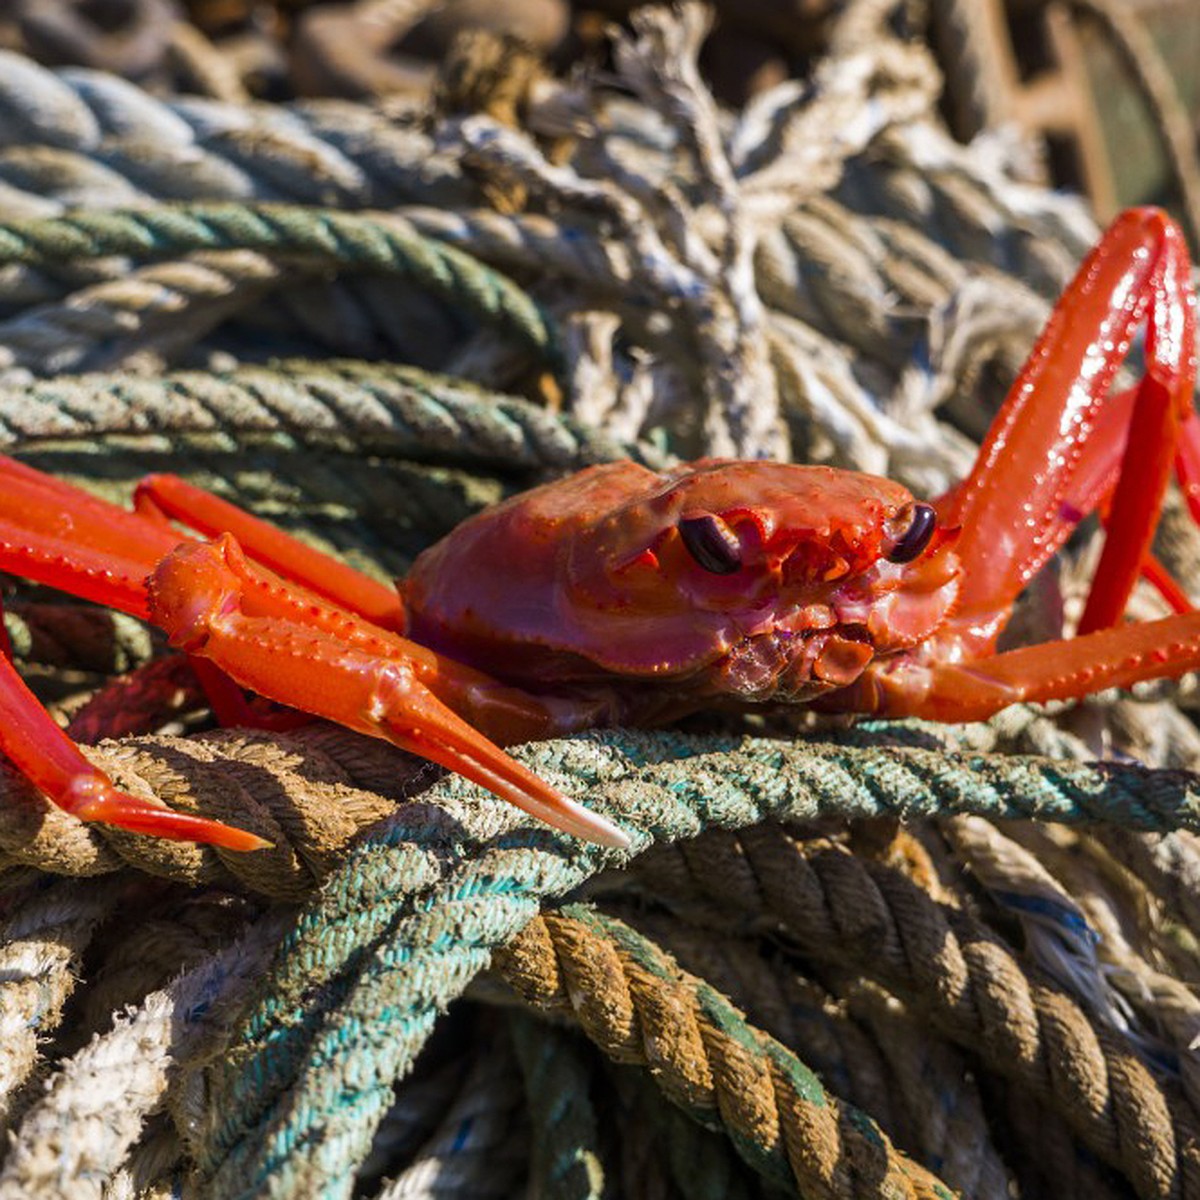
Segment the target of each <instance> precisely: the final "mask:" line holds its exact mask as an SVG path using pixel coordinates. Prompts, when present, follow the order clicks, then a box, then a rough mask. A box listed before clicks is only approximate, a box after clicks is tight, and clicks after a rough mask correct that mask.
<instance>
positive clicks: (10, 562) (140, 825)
mask: <svg viewBox="0 0 1200 1200" xmlns="http://www.w3.org/2000/svg"><path fill="white" fill-rule="evenodd" d="M0 472H2V473H3V478H4V486H3V487H0V570H8V571H11V572H13V573H14V574H19V575H21V576H22V577H24V578H27V579H31V580H33V581H35V582H39V583H45V584H48V585H50V586H53V587H59V588H62V589H63V590H66V591H69V592H71V593H72V594H74V595H78V596H82V597H83V598H85V599H90V600H95V601H97V602H99V603H102V604H108V605H111V606H113V607H117V608H120V609H121V610H123V611H125V612H128V613H131V614H133V615H135V616H139V617H143V618H149V619H152V620H155V621H157V622H158V623H160V624H162V625H163V627H164V628H165V629H166V631H167V633H168V635H170V636H172V639H173V640H174V641H175V642H176V644H179V645H181V646H183V648H185V649H187V650H189V651H191V652H193V653H203V654H204V655H205V657H208V658H210V659H211V660H212V661H214V662H215V663H216V664H217V665H218V666H220V667H221V669H222V670H224V671H226V673H227V674H229V675H230V676H232V677H233V678H234V679H236V680H237V681H238V682H239V683H241V684H242V685H243V686H246V687H249V688H252V689H253V690H255V691H257V692H259V693H260V694H262V695H264V696H266V697H267V698H269V699H274V700H277V701H279V702H281V703H284V704H289V705H292V706H293V707H299V708H303V709H305V710H306V711H308V712H310V713H315V714H316V715H319V716H328V717H330V718H331V719H333V720H338V721H341V722H342V723H343V724H347V725H350V726H351V727H352V728H356V729H359V730H361V731H362V732H366V733H371V734H373V735H375V736H377V737H384V738H387V739H388V740H390V741H392V742H395V743H396V744H398V745H401V746H405V747H406V748H408V749H411V750H414V751H415V752H416V753H418V754H422V755H423V756H425V757H427V758H430V759H433V760H434V761H437V762H439V763H442V764H443V765H445V766H447V767H449V768H450V769H452V770H455V771H459V772H460V773H462V774H464V775H466V776H468V777H469V778H472V779H475V780H476V781H477V782H479V783H481V784H482V785H483V786H485V787H487V788H489V789H491V790H493V791H495V792H496V793H497V794H498V795H501V796H503V797H504V798H505V799H508V800H510V801H512V802H513V803H516V804H518V805H520V806H522V807H524V808H525V809H526V810H527V811H529V812H532V813H534V814H535V815H537V816H539V817H542V818H543V819H545V820H547V821H549V822H550V823H551V824H555V825H558V826H559V827H561V828H564V829H567V830H568V831H570V832H573V833H578V834H579V835H580V836H582V837H586V838H589V839H591V840H593V841H600V842H603V843H605V844H608V845H618V846H624V845H626V844H627V839H626V838H625V836H624V835H623V834H622V833H620V831H619V830H617V829H616V828H615V827H614V826H612V825H610V824H609V823H608V822H607V821H605V820H604V819H603V818H601V817H598V816H595V815H594V814H592V813H590V812H588V811H587V810H586V809H584V808H582V807H581V806H579V805H577V804H575V803H574V802H573V801H571V800H569V799H568V798H567V797H565V796H563V795H562V794H561V793H559V792H558V791H557V790H556V789H554V788H552V787H551V786H550V785H549V784H546V783H544V782H543V781H542V780H540V779H538V778H537V776H535V775H533V774H532V772H530V771H528V770H527V769H526V768H525V767H523V766H521V765H520V764H519V763H517V762H516V761H515V760H514V759H512V758H511V757H510V756H509V755H507V754H505V753H504V751H503V750H501V749H500V748H499V747H498V746H496V745H495V744H494V743H493V742H492V741H490V740H489V739H488V737H486V736H484V735H483V734H481V733H479V732H478V731H476V730H475V729H473V728H472V727H471V726H470V725H468V724H467V723H466V721H464V720H463V719H462V717H461V716H459V715H456V713H455V712H454V711H452V710H451V708H450V707H448V704H449V705H453V706H454V708H455V709H457V710H458V711H459V712H460V713H465V714H467V715H468V716H469V717H470V718H471V719H472V720H478V721H480V722H482V723H484V724H485V725H486V726H487V728H488V730H489V732H490V733H491V734H492V736H493V737H498V738H500V739H502V740H504V741H514V742H515V741H524V740H528V739H529V738H531V737H536V736H542V735H544V734H546V733H547V732H552V731H558V730H564V731H565V730H566V729H568V728H571V727H572V726H570V724H569V721H567V719H566V718H563V719H556V718H555V717H554V716H553V715H552V714H551V712H550V710H549V709H547V708H546V707H544V706H543V705H541V704H540V703H538V702H537V701H536V700H534V699H533V698H532V697H529V696H528V695H526V694H525V693H524V692H521V691H518V690H517V689H513V688H506V687H503V686H502V685H500V684H498V683H496V682H495V681H493V680H492V679H490V677H488V676H486V675H483V674H482V673H480V672H477V671H472V670H470V669H469V668H466V667H462V666H460V665H459V664H457V663H454V662H453V661H452V660H449V659H446V658H444V657H443V656H440V655H437V654H435V653H434V652H433V651H431V650H428V649H426V648H425V647H423V646H420V645H418V644H416V643H414V642H410V641H408V640H407V639H405V638H402V637H399V636H398V635H396V634H393V633H390V632H389V631H387V630H385V629H380V628H378V627H376V626H373V625H370V624H368V623H366V622H365V621H363V620H361V619H360V618H359V617H357V616H356V615H355V614H354V613H353V612H350V611H347V610H346V609H345V608H342V607H340V606H339V605H337V604H334V603H322V601H321V599H320V597H318V596H316V595H314V594H313V593H311V592H309V591H307V590H305V589H303V588H299V587H296V586H294V585H291V584H289V583H285V582H284V581H282V580H280V579H278V578H277V577H275V576H273V575H272V574H271V573H270V572H269V571H267V570H265V569H259V568H252V567H251V566H250V565H249V564H248V563H247V562H246V560H245V558H244V556H243V555H242V554H241V551H240V549H239V548H238V545H237V543H236V541H234V539H233V538H231V537H224V538H222V539H219V542H218V546H219V547H220V549H219V550H218V547H214V546H210V545H209V544H208V543H202V542H193V541H189V540H187V539H186V538H184V537H183V535H181V534H179V533H178V532H177V531H175V530H173V529H171V528H170V527H169V525H167V524H166V522H165V520H162V519H155V518H154V517H153V516H151V515H146V514H145V513H130V512H126V511H125V510H123V509H120V508H118V507H116V506H115V505H111V504H108V503H107V502H105V501H103V500H99V499H97V498H95V497H93V496H90V495H88V494H87V493H85V492H82V491H80V490H79V489H77V488H74V487H72V486H70V485H69V484H65V483H63V482H61V481H60V480H55V479H52V478H50V477H48V476H45V475H42V474H41V473H40V472H38V471H35V470H33V469H32V468H30V467H27V466H25V465H24V464H22V463H18V462H16V461H14V460H12V459H8V460H5V459H3V458H2V457H0ZM202 495H203V494H202ZM230 507H231V506H230ZM206 511H208V512H210V513H211V511H212V510H211V509H209V510H206ZM234 511H235V512H236V510H234ZM246 528H248V529H250V528H251V526H249V525H247V526H246ZM252 534H253V530H252ZM289 540H290V539H289ZM216 560H220V564H221V566H220V568H219V570H218V573H217V577H216V579H215V581H214V578H213V575H212V570H211V563H212V562H213V561H216ZM205 562H208V563H209V564H210V567H208V568H204V567H202V569H200V571H199V573H197V571H196V570H195V569H193V568H194V566H195V564H204V563H205ZM230 563H232V564H233V566H232V567H231V566H230ZM309 566H310V567H314V568H315V566H316V564H313V563H310V564H309ZM152 572H153V582H154V588H153V596H151V594H150V593H149V592H148V589H147V583H148V578H149V577H150V576H151V574H152ZM206 572H207V574H206ZM373 586H378V585H373ZM192 588H195V591H192V590H190V589H192ZM391 608H392V614H393V617H394V616H395V614H396V612H397V611H398V601H397V600H396V599H393V600H392V603H391ZM206 620H211V624H212V629H211V630H210V631H209V632H208V633H206V634H204V635H202V636H197V635H196V630H198V629H199V628H201V626H202V624H203V622H204V621H206ZM197 622H199V623H200V624H197ZM193 642H195V643H197V644H191V643H193ZM226 655H228V661H226ZM6 677H7V678H6ZM435 689H436V691H437V693H438V694H437V695H435V694H434V690H435ZM439 695H440V696H441V697H444V699H439V698H438V696H439ZM447 702H448V704H447ZM0 725H3V726H4V727H6V728H7V729H8V730H9V731H10V736H8V737H7V738H3V737H0V750H3V752H4V753H5V754H7V755H8V756H9V757H10V758H11V759H12V760H13V762H14V764H15V765H16V766H17V767H18V768H19V769H20V770H21V771H22V773H23V774H25V775H26V776H27V777H29V778H31V779H32V780H33V781H34V782H35V783H36V784H37V786H38V787H40V788H41V789H42V790H43V791H45V792H46V794H47V795H49V796H50V797H51V799H53V800H54V801H55V803H56V804H58V805H59V806H60V807H62V808H65V809H67V810H68V811H71V812H74V813H76V815H79V816H81V817H83V818H84V819H88V820H103V821H109V822H110V823H112V824H116V825H120V826H121V827H123V828H128V829H133V830H136V831H137V832H146V833H155V834H158V835H159V836H165V837H180V838H188V839H193V840H196V841H205V842H212V843H214V844H217V845H227V846H230V847H231V848H234V849H252V848H257V847H260V846H263V845H265V844H266V843H264V842H263V841H262V840H261V839H259V838H256V837H254V836H253V835H251V834H247V833H243V832H242V831H239V830H234V829H230V828H229V827H227V826H224V825H220V824H219V823H217V822H207V821H204V820H203V819H202V818H196V817H187V816H185V815H184V814H178V813H174V812H172V811H170V810H167V809H161V808H158V807H156V806H155V805H153V804H150V803H149V802H147V801H142V800H138V799H136V798H135V797H132V796H127V795H125V794H124V793H121V792H119V791H118V790H117V789H116V788H115V787H114V786H113V785H112V783H111V782H110V781H109V780H108V779H107V778H106V777H104V776H103V775H102V774H100V773H99V772H97V771H96V770H95V768H93V767H92V766H91V764H90V763H88V762H87V760H86V758H84V757H83V755H82V754H81V753H80V751H79V750H78V748H77V747H75V746H74V744H73V743H72V742H71V741H70V739H69V738H67V737H66V735H65V734H64V733H62V731H61V730H59V729H58V727H57V726H56V725H55V724H54V722H53V721H52V720H51V719H50V717H49V716H48V715H47V714H46V713H45V712H44V711H43V710H41V708H40V706H39V705H38V704H37V701H36V699H35V698H34V697H33V696H32V694H31V693H29V691H28V689H27V688H25V685H24V684H23V683H22V682H21V680H20V679H19V677H18V676H17V675H16V673H15V671H14V670H13V668H12V666H11V664H10V663H7V661H5V662H4V663H2V664H0Z"/></svg>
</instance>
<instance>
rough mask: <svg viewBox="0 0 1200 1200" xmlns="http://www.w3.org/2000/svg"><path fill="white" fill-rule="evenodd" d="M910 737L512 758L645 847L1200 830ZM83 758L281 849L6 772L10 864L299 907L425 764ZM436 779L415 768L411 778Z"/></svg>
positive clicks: (340, 753)
mask: <svg viewBox="0 0 1200 1200" xmlns="http://www.w3.org/2000/svg"><path fill="white" fill-rule="evenodd" d="M905 728H906V727H905V726H904V725H901V724H895V725H887V724H884V725H882V726H881V727H879V728H878V729H875V730H873V729H870V728H866V727H859V731H858V732H856V733H854V734H853V735H852V741H853V742H854V743H856V744H848V745H842V744H838V743H830V742H816V741H777V740H775V739H771V738H751V737H737V736H709V737H696V736H689V735H685V734H679V733H657V734H650V733H638V732H633V731H613V732H602V733H597V734H593V735H589V736H586V737H582V738H578V739H570V740H564V741H551V742H545V743H539V744H537V745H531V746H528V747H525V748H523V749H521V750H520V751H518V752H517V757H519V758H521V759H523V760H524V761H526V762H527V763H529V765H530V766H531V767H533V769H534V770H536V771H538V772H539V773H545V774H547V776H549V777H555V776H558V775H559V773H561V772H564V771H565V772H566V773H567V779H568V780H570V779H572V778H574V779H575V780H576V781H577V782H576V783H575V784H574V786H571V785H570V784H568V789H569V790H570V791H572V792H573V793H574V794H575V795H576V798H577V799H579V800H580V801H581V802H582V803H584V804H587V805H589V806H591V807H595V808H597V809H598V810H600V811H602V812H605V813H606V814H607V815H611V816H614V817H616V818H617V819H618V820H619V821H632V822H634V824H635V826H636V825H638V823H639V822H640V823H641V825H640V828H641V833H640V836H641V837H643V838H649V839H655V838H662V839H666V840H675V839H678V838H680V837H688V836H691V835H692V834H694V833H696V832H698V831H699V829H700V828H702V827H703V825H704V824H706V823H708V822H710V821H717V822H719V823H722V824H728V825H734V826H740V825H745V824H749V823H753V822H755V821H760V820H764V819H767V818H768V817H784V816H786V817H788V818H793V819H797V820H815V819H819V818H836V819H839V820H852V819H855V818H863V817H879V816H895V817H900V818H902V819H904V820H916V819H918V818H920V817H923V816H924V817H928V816H945V815H949V814H953V813H974V814H976V815H980V816H987V817H992V818H1005V819H1033V820H1053V821H1066V822H1070V823H1093V822H1101V823H1107V824H1113V825H1117V826H1120V827H1122V828H1128V829H1146V830H1151V831H1156V832H1164V831H1167V830H1171V829H1177V828H1183V829H1190V830H1195V829H1197V828H1198V827H1200V821H1198V819H1197V817H1196V815H1195V814H1196V807H1195V806H1196V804H1197V802H1198V792H1200V783H1198V782H1197V778H1196V776H1193V775H1190V774H1188V773H1186V772H1182V771H1154V770H1150V769H1147V768H1145V767H1140V766H1137V765H1135V764H1128V763H1096V764H1079V763H1063V762H1058V761H1055V760H1051V759H1040V758H1036V757H1028V756H1020V755H984V754H952V753H948V752H945V751H941V750H930V749H923V748H918V747H911V746H908V747H906V746H898V745H896V741H897V740H898V734H899V736H903V731H904V730H905ZM871 738H875V739H877V741H876V744H874V745H872V744H870V740H869V739H871ZM87 754H88V756H89V758H90V759H91V760H92V761H93V762H94V763H95V764H96V765H97V766H98V767H100V768H101V769H102V770H105V771H107V772H108V773H109V774H111V775H112V777H113V778H114V779H115V780H116V781H117V783H118V784H119V785H120V786H122V787H123V788H127V789H128V790H130V791H132V792H133V793H134V794H135V795H144V796H147V797H157V798H158V799H160V800H162V801H163V802H164V803H168V804H170V805H171V806H173V807H176V806H177V807H179V808H181V809H185V810H187V811H194V812H199V813H202V814H203V815H205V816H210V817H215V818H218V819H220V820H223V821H228V822H231V823H233V824H236V825H238V826H240V827H242V828H246V829H249V830H250V831H252V832H254V833H258V834H260V835H261V836H262V837H265V838H268V839H269V840H271V841H273V842H274V843H275V849H274V850H271V851H262V852H259V853H256V854H253V855H239V854H227V853H222V852H220V851H215V850H213V849H212V848H210V847H200V846H194V845H191V844H189V843H180V842H165V841H162V840H159V839H147V838H140V837H136V836H132V835H128V834H123V833H121V832H120V831H117V830H111V829H109V828H108V827H107V826H102V825H85V824H84V823H82V822H80V821H78V820H76V819H75V818H73V817H70V816H68V815H67V814H65V813H63V812H61V811H60V810H58V809H55V808H53V807H51V806H50V805H49V804H48V802H46V801H44V800H42V799H41V798H40V797H38V796H36V795H35V794H33V793H32V792H31V790H30V789H29V787H28V785H27V784H25V783H24V782H23V781H21V780H19V779H17V778H15V777H14V776H12V775H11V774H0V855H3V857H2V858H0V865H6V864H16V863H19V864H23V865H28V866H36V867H37V868H39V869H40V870H44V871H52V872H55V873H58V874H68V875H90V874H98V873H102V872H105V871H112V870H115V869H117V867H118V866H119V865H121V864H122V863H129V864H131V865H135V866H138V867H140V868H141V869H143V870H148V871H151V872H152V873H154V874H159V875H164V876H168V877H170V878H173V879H178V880H181V881H184V882H189V883H196V882H201V881H211V882H218V881H220V882H223V883H225V884H226V885H228V884H229V883H231V882H233V881H234V879H236V880H237V881H238V882H239V883H240V884H241V885H242V886H244V887H249V888H252V889H254V890H256V891H261V892H263V893H264V894H266V895H270V896H276V897H279V898H299V897H302V896H304V895H306V894H307V893H308V892H309V891H310V890H311V888H312V887H313V885H314V883H315V882H317V881H318V880H319V879H320V878H322V877H323V876H324V875H325V874H326V873H327V872H328V871H329V870H330V869H331V867H332V866H333V865H334V863H335V862H337V861H338V859H339V857H340V856H341V855H342V854H343V853H344V852H345V849H346V847H347V845H348V843H349V841H350V839H351V838H352V837H353V836H354V835H355V834H356V833H357V832H359V831H360V830H362V829H363V828H365V827H366V826H367V825H370V824H372V823H374V822H375V821H377V820H379V819H380V818H381V817H383V816H384V815H386V814H387V813H389V812H390V811H391V808H392V804H393V802H394V800H395V799H396V798H398V797H399V795H400V794H401V793H402V791H403V789H404V787H405V782H406V781H405V770H404V764H405V763H406V762H408V763H412V762H413V761H414V760H412V759H411V758H406V756H404V755H403V754H402V753H401V752H400V751H397V750H395V749H393V748H392V747H390V746H387V745H386V744H384V743H382V742H377V741H374V740H372V739H369V738H363V737H360V736H358V735H356V734H352V733H350V732H349V731H347V730H345V729H340V728H338V727H336V726H331V725H325V724H320V723H315V724H314V725H312V726H308V727H305V728H304V729H300V730H297V731H295V732H293V733H288V734H280V733H274V734H265V733H259V732H254V731H248V730H233V731H219V732H215V733H208V734H203V735H200V736H196V737H191V738H176V737H167V736H160V737H138V738H129V739H127V740H125V741H122V742H120V743H105V744H102V745H101V746H98V747H95V748H91V747H89V748H88V749H87ZM429 770H430V768H428V767H414V769H413V774H412V775H411V776H409V779H410V780H412V779H415V778H416V776H417V775H419V774H425V773H427V772H428V771H429ZM451 783H452V781H447V783H446V784H444V785H443V787H448V786H450V785H451ZM441 794H442V793H441V792H440V791H439V793H438V795H439V796H440V795H441ZM426 799H427V798H422V802H421V806H422V808H423V807H424V805H425V803H426ZM382 886H384V887H385V890H386V880H385V881H383V882H382Z"/></svg>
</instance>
